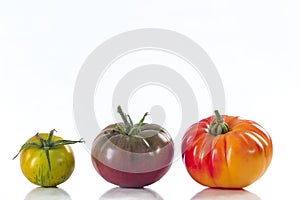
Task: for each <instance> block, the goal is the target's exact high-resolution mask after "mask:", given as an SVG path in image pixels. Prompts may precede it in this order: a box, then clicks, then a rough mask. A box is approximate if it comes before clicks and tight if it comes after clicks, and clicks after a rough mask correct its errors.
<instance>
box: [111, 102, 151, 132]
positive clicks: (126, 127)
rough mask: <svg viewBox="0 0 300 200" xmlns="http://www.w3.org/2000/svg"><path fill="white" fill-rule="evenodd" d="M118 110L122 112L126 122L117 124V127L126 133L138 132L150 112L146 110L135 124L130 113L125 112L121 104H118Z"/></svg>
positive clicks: (121, 114)
mask: <svg viewBox="0 0 300 200" xmlns="http://www.w3.org/2000/svg"><path fill="white" fill-rule="evenodd" d="M117 111H118V113H119V114H120V116H121V118H122V120H123V123H124V124H121V125H120V124H117V125H116V127H115V128H116V129H117V130H118V131H119V132H120V133H121V134H124V135H136V134H138V133H139V132H140V129H141V126H142V125H143V123H144V120H145V118H146V116H147V115H148V112H146V113H145V114H144V116H143V117H142V119H141V120H140V121H139V123H138V124H133V122H132V120H131V117H130V115H128V114H126V113H124V112H123V110H122V108H121V106H118V108H117Z"/></svg>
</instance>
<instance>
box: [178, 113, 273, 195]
mask: <svg viewBox="0 0 300 200" xmlns="http://www.w3.org/2000/svg"><path fill="white" fill-rule="evenodd" d="M222 118H223V120H224V122H225V123H226V124H227V125H228V127H229V131H228V132H227V133H225V134H220V135H216V136H214V135H212V134H210V133H209V127H210V124H211V123H212V121H213V120H214V119H215V118H214V116H212V117H208V118H206V119H203V120H201V121H199V122H198V123H195V124H193V125H192V126H191V127H190V128H189V129H188V130H187V132H186V133H185V135H184V137H183V140H182V146H181V148H182V149H181V150H182V160H183V162H184V164H185V166H186V169H187V171H188V173H189V174H190V176H191V177H192V178H193V179H194V180H195V181H197V182H198V183H200V184H202V185H204V186H208V187H214V188H233V189H234V188H243V187H246V186H248V185H250V184H252V183H253V182H254V181H256V180H257V179H258V178H260V177H261V176H262V175H263V174H264V172H265V171H266V170H267V168H268V166H269V165H270V162H271V159H272V154H273V145H272V140H271V138H270V136H269V135H268V133H267V132H266V130H264V129H263V128H262V127H261V126H260V125H259V124H257V123H256V122H254V121H250V120H245V119H241V118H239V117H234V116H227V115H223V116H222Z"/></svg>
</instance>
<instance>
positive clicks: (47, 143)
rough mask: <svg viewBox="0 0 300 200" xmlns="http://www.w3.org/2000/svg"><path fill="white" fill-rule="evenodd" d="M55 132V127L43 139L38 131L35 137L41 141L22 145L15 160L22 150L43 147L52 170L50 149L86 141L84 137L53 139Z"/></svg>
mask: <svg viewBox="0 0 300 200" xmlns="http://www.w3.org/2000/svg"><path fill="white" fill-rule="evenodd" d="M54 132H56V130H55V129H53V130H51V131H50V133H49V136H48V138H47V139H46V140H45V139H43V138H42V137H41V136H40V135H39V133H37V134H36V135H35V137H37V138H38V140H39V143H38V142H26V143H25V144H23V145H22V147H21V149H20V150H19V152H18V154H17V155H15V156H14V157H13V160H14V159H15V158H16V157H18V155H19V154H20V153H21V152H22V150H24V149H26V148H29V147H35V148H39V149H43V150H44V151H45V154H46V157H47V161H48V166H49V170H50V171H51V160H50V156H49V151H50V150H51V149H55V148H57V147H60V146H64V145H68V144H75V143H82V142H84V141H83V139H82V138H81V139H80V140H77V141H73V140H53V135H54Z"/></svg>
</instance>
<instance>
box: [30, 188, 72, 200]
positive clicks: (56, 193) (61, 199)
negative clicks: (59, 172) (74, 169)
mask: <svg viewBox="0 0 300 200" xmlns="http://www.w3.org/2000/svg"><path fill="white" fill-rule="evenodd" d="M41 199H47V200H71V197H70V195H69V194H68V193H67V192H66V191H64V190H63V189H60V188H57V187H48V188H45V187H37V188H35V189H33V190H31V191H30V192H29V193H28V194H27V195H26V197H25V200H41Z"/></svg>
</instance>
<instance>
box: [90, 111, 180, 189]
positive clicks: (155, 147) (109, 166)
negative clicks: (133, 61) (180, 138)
mask: <svg viewBox="0 0 300 200" xmlns="http://www.w3.org/2000/svg"><path fill="white" fill-rule="evenodd" d="M118 112H119V113H120V115H121V117H122V119H123V121H124V122H122V123H116V124H112V125H109V126H108V127H106V128H105V129H103V130H102V131H101V133H100V134H99V135H98V136H97V137H96V138H95V140H94V142H93V145H92V162H93V165H94V167H95V169H96V170H97V172H98V173H99V174H100V175H101V176H102V177H103V178H104V179H105V180H107V181H108V182H110V183H113V184H115V185H118V186H121V187H143V186H146V185H150V184H152V183H154V182H156V181H158V180H159V179H160V178H161V177H163V176H164V175H165V174H166V173H167V171H168V170H169V168H170V167H171V164H172V160H173V156H174V144H173V141H172V138H171V136H170V135H169V134H168V132H167V131H166V130H165V129H164V128H163V127H161V126H159V125H157V124H147V123H144V122H143V121H144V119H145V117H146V116H147V113H146V114H145V115H144V116H143V118H142V119H141V121H140V122H139V123H138V124H133V123H132V120H131V118H130V116H129V115H127V114H124V113H123V111H122V109H121V107H120V106H119V107H118Z"/></svg>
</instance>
